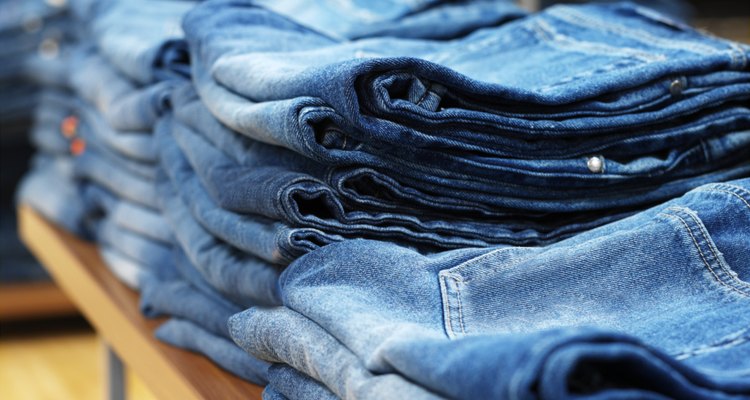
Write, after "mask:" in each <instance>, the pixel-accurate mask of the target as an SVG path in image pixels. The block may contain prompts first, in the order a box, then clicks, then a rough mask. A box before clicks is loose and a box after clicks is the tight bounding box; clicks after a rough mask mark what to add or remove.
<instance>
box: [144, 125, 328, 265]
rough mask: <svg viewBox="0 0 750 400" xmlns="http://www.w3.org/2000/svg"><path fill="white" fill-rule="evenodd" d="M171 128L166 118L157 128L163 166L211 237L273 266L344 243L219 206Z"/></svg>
mask: <svg viewBox="0 0 750 400" xmlns="http://www.w3.org/2000/svg"><path fill="white" fill-rule="evenodd" d="M162 122H163V123H162ZM170 125H171V119H170V118H168V117H167V118H165V119H164V121H160V122H159V124H158V126H157V128H156V140H157V143H158V147H159V149H160V153H161V163H162V167H163V169H164V171H165V172H166V174H167V175H168V176H169V178H170V180H171V181H172V184H173V185H172V186H173V187H174V188H175V191H176V192H177V195H178V196H179V197H180V198H181V199H182V201H183V202H184V204H185V206H187V207H188V208H189V209H190V212H191V213H192V215H193V217H194V218H195V219H196V220H197V221H198V222H199V223H200V224H201V225H202V226H203V228H205V230H206V231H207V232H209V233H210V234H212V235H215V236H216V237H217V238H218V239H220V240H222V241H225V242H226V243H227V244H228V245H231V246H234V247H236V249H239V250H242V251H245V252H247V253H249V254H252V255H253V256H256V257H259V258H261V259H262V260H265V261H267V262H271V263H275V264H288V263H289V262H291V261H293V260H294V259H296V258H297V257H299V256H300V255H302V254H304V253H307V252H309V251H312V250H314V249H317V248H319V247H320V246H323V245H326V244H328V243H332V242H335V241H341V240H343V238H342V237H341V236H339V235H337V234H335V233H328V232H324V231H321V230H318V229H310V228H304V227H302V228H293V227H290V226H289V225H287V224H285V223H283V222H279V221H274V220H271V219H269V218H266V217H264V216H259V215H251V214H244V215H241V214H236V213H233V212H229V211H226V210H223V209H222V208H220V207H218V206H217V205H216V203H215V202H214V201H213V200H212V199H211V198H210V196H209V195H208V193H206V191H205V189H204V188H203V186H202V185H201V183H200V182H199V181H198V178H197V176H196V175H195V173H194V171H193V170H192V168H191V167H190V164H189V163H188V161H187V159H186V158H185V156H184V155H183V154H182V152H181V151H180V149H179V147H178V146H177V145H176V144H175V143H174V140H173V139H172V138H170V134H169V132H167V129H168V128H169V126H170ZM235 183H236V184H237V185H242V184H243V182H235ZM222 247H227V246H222ZM224 251H225V250H222V252H224ZM229 252H232V250H229Z"/></svg>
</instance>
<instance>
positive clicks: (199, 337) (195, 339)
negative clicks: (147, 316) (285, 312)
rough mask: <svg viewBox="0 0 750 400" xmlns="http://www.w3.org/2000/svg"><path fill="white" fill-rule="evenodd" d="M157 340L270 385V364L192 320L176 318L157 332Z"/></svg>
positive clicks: (236, 373)
mask: <svg viewBox="0 0 750 400" xmlns="http://www.w3.org/2000/svg"><path fill="white" fill-rule="evenodd" d="M156 337H157V339H159V340H161V341H164V342H167V343H169V344H171V345H173V346H177V347H180V348H183V349H186V350H191V351H194V352H197V353H200V354H203V355H205V356H206V357H208V358H209V359H211V360H212V361H214V362H215V363H216V364H217V365H219V366H220V367H222V368H224V369H225V370H227V371H229V372H231V373H233V374H235V375H237V376H239V377H240V378H243V379H245V380H248V381H250V382H253V383H256V384H258V385H265V384H266V383H267V382H268V377H267V370H268V363H266V362H264V361H261V360H258V359H256V358H254V357H252V356H250V355H248V354H247V353H245V352H244V351H242V349H240V348H239V347H237V345H235V344H234V343H232V342H231V341H230V340H227V339H224V338H222V337H219V336H216V335H214V334H212V333H210V332H208V331H206V330H205V329H203V328H201V327H200V326H198V325H196V324H194V323H192V322H190V321H187V320H182V319H177V318H172V319H170V320H169V321H167V322H165V323H164V324H162V325H161V326H160V327H159V328H158V329H157V330H156Z"/></svg>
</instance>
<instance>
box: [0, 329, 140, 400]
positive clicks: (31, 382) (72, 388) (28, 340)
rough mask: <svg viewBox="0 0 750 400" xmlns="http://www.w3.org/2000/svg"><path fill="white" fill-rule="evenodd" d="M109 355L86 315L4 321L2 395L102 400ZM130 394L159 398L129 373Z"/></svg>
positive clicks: (15, 399) (7, 399) (13, 399)
mask: <svg viewBox="0 0 750 400" xmlns="http://www.w3.org/2000/svg"><path fill="white" fill-rule="evenodd" d="M103 362H104V356H103V351H102V345H101V342H100V341H99V339H98V338H97V337H96V335H95V334H94V331H93V330H92V329H91V328H90V327H89V326H88V325H87V324H86V323H85V322H83V321H82V320H81V319H66V320H56V321H52V322H49V321H47V322H41V323H40V322H34V323H5V322H4V323H2V325H0V399H3V400H27V399H28V400H46V399H50V400H53V399H54V400H64V399H76V400H88V399H91V400H94V399H96V400H100V399H102V398H103V394H104V386H103V382H104V379H103V378H104V369H103ZM127 381H128V386H127V390H128V398H129V399H132V400H136V399H137V400H141V399H144V400H150V399H155V397H154V396H153V395H152V394H151V393H150V392H149V391H148V389H147V388H146V387H145V386H144V385H143V383H142V382H141V381H140V380H139V379H138V378H137V377H136V376H134V375H133V374H132V373H130V372H128V376H127Z"/></svg>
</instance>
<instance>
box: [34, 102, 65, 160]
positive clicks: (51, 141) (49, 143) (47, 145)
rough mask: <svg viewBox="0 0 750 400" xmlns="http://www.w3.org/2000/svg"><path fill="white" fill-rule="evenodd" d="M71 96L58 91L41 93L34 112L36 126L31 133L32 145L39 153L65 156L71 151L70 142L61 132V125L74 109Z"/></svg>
mask: <svg viewBox="0 0 750 400" xmlns="http://www.w3.org/2000/svg"><path fill="white" fill-rule="evenodd" d="M70 102H71V95H70V94H69V93H66V92H63V91H57V90H45V91H43V92H42V93H40V96H39V105H38V106H37V109H36V110H35V111H34V126H33V128H32V130H31V132H30V140H31V143H32V144H33V145H34V147H36V149H37V150H38V151H41V152H44V153H47V154H54V155H59V156H65V155H68V154H69V151H70V141H69V140H68V139H66V138H65V137H64V136H63V135H62V133H61V132H60V124H61V123H62V121H63V120H64V119H65V118H66V117H67V116H69V115H71V113H72V110H73V107H72V106H71V104H70Z"/></svg>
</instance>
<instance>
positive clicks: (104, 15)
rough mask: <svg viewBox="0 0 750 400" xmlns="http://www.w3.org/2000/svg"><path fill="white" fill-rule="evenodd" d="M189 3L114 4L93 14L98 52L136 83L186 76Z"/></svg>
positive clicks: (137, 1) (143, 1)
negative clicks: (185, 36) (185, 18)
mask: <svg viewBox="0 0 750 400" xmlns="http://www.w3.org/2000/svg"><path fill="white" fill-rule="evenodd" d="M194 5H195V3H194V2H190V1H168V0H159V1H157V2H154V1H147V0H135V1H131V0H128V1H115V2H112V4H111V5H109V6H108V7H101V8H100V9H98V10H95V11H94V17H93V20H92V21H91V31H92V36H93V37H94V38H95V40H96V44H97V49H98V51H99V52H101V54H102V55H103V56H104V57H105V58H106V59H107V60H109V61H110V62H111V63H112V65H113V66H115V67H116V68H118V69H119V70H120V71H121V72H122V73H123V74H124V75H125V76H127V77H128V78H129V79H131V80H133V81H134V82H136V83H138V84H141V85H146V84H149V83H153V82H156V81H159V80H164V79H170V78H173V77H175V76H176V75H177V76H179V75H183V76H184V75H185V73H186V72H187V67H186V65H187V59H188V55H187V52H186V49H184V47H183V45H181V44H179V43H176V41H177V40H178V39H180V38H181V37H182V29H181V28H180V21H181V19H182V17H183V15H184V14H185V13H186V12H187V11H188V10H190V9H191V8H192V7H193V6H194Z"/></svg>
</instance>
